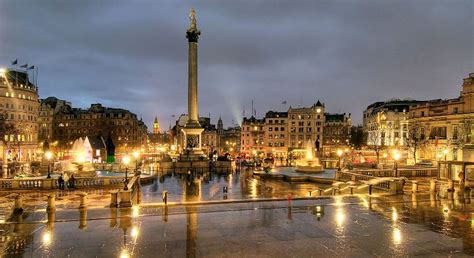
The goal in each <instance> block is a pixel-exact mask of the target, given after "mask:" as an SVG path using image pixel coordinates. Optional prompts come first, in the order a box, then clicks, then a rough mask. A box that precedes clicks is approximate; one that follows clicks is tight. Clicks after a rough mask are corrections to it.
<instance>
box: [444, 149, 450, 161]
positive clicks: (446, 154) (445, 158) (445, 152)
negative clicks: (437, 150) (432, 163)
mask: <svg viewBox="0 0 474 258" xmlns="http://www.w3.org/2000/svg"><path fill="white" fill-rule="evenodd" d="M448 152H449V151H448V149H444V150H443V154H444V161H446V160H447V158H448Z"/></svg>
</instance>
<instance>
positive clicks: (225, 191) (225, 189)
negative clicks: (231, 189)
mask: <svg viewBox="0 0 474 258" xmlns="http://www.w3.org/2000/svg"><path fill="white" fill-rule="evenodd" d="M222 192H223V193H225V194H226V193H227V186H224V187H223V188H222Z"/></svg>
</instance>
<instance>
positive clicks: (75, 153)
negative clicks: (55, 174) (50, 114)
mask: <svg viewBox="0 0 474 258" xmlns="http://www.w3.org/2000/svg"><path fill="white" fill-rule="evenodd" d="M71 154H72V157H71V158H72V161H71V160H66V161H61V168H62V169H63V171H65V172H70V173H79V174H81V175H84V174H85V173H86V174H89V173H92V174H94V175H95V169H94V166H93V165H92V147H91V144H90V142H89V138H88V137H87V136H86V138H84V140H83V139H82V138H79V139H77V140H75V141H74V143H73V145H72V150H71Z"/></svg>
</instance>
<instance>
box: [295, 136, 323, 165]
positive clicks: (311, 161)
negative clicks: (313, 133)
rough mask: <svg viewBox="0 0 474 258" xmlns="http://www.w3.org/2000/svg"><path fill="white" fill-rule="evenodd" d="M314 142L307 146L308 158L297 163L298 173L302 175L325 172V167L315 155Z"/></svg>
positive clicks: (309, 141)
mask: <svg viewBox="0 0 474 258" xmlns="http://www.w3.org/2000/svg"><path fill="white" fill-rule="evenodd" d="M313 152H314V147H313V142H312V141H311V140H308V143H307V144H306V157H305V158H304V159H302V160H298V161H297V162H296V169H295V170H296V171H297V172H302V173H320V172H324V169H323V166H322V165H321V164H319V159H318V158H317V157H316V155H315V154H314V153H313Z"/></svg>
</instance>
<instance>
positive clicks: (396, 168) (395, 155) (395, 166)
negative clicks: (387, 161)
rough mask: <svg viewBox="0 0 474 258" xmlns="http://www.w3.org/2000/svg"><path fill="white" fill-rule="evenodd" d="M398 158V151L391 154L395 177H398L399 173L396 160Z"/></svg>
mask: <svg viewBox="0 0 474 258" xmlns="http://www.w3.org/2000/svg"><path fill="white" fill-rule="evenodd" d="M399 159H400V153H398V152H396V153H395V154H393V160H394V161H395V163H394V164H393V165H394V169H395V176H396V177H399V176H400V175H399V174H398V160H399Z"/></svg>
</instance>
